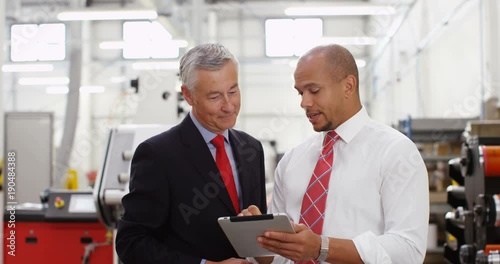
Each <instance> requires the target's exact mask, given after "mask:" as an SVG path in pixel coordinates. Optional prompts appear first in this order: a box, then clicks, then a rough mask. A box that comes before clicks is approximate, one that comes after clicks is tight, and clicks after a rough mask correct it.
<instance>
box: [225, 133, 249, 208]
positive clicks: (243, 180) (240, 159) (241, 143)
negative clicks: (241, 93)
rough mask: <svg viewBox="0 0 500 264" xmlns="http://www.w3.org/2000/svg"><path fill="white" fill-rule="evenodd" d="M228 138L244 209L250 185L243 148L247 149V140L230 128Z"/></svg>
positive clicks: (247, 200) (246, 205) (246, 204)
mask: <svg viewBox="0 0 500 264" xmlns="http://www.w3.org/2000/svg"><path fill="white" fill-rule="evenodd" d="M229 139H230V142H231V149H232V150H233V155H234V159H235V163H236V169H237V171H238V179H239V181H240V188H241V194H240V195H241V200H242V208H243V209H245V208H247V207H248V206H249V204H248V203H249V200H250V195H251V193H250V187H251V182H250V178H249V177H251V175H248V171H249V170H248V166H249V164H248V162H247V161H246V160H245V155H244V154H245V153H244V152H245V150H248V149H249V147H248V145H247V142H246V141H245V140H244V139H243V138H242V137H241V135H239V134H238V133H237V132H236V131H234V130H232V129H230V130H229Z"/></svg>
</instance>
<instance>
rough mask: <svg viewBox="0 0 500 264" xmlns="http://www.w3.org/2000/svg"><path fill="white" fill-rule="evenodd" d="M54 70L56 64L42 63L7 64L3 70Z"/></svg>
mask: <svg viewBox="0 0 500 264" xmlns="http://www.w3.org/2000/svg"><path fill="white" fill-rule="evenodd" d="M53 70H54V65H52V64H42V63H30V64H28V63H22V64H21V63H20V64H5V65H3V66H2V71H3V72H50V71H53Z"/></svg>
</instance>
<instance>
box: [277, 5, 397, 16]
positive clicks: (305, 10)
mask: <svg viewBox="0 0 500 264" xmlns="http://www.w3.org/2000/svg"><path fill="white" fill-rule="evenodd" d="M394 12H396V10H395V9H394V7H392V6H380V5H352V6H340V5H339V6H324V7H289V8H287V9H285V14H286V15H288V16H365V15H372V16H377V15H392V14H394Z"/></svg>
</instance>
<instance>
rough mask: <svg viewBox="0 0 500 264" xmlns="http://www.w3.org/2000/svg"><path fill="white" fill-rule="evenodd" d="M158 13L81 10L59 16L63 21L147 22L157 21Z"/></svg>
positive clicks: (138, 10)
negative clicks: (146, 20) (149, 20)
mask: <svg viewBox="0 0 500 264" xmlns="http://www.w3.org/2000/svg"><path fill="white" fill-rule="evenodd" d="M157 17H158V13H156V11H154V10H144V9H143V10H141V9H137V10H90V9H86V10H80V11H65V12H61V13H59V14H58V15H57V19H59V20H61V21H75V20H78V21H81V20H145V19H156V18H157Z"/></svg>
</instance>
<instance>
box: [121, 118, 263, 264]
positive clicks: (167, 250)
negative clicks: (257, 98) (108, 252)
mask: <svg viewBox="0 0 500 264" xmlns="http://www.w3.org/2000/svg"><path fill="white" fill-rule="evenodd" d="M229 141H230V142H231V147H232V150H233V154H234V158H235V161H236V164H237V170H238V173H239V181H240V185H241V196H242V200H243V202H242V208H247V207H248V206H249V205H251V204H254V205H257V206H258V207H259V208H260V210H261V211H262V212H263V213H265V212H266V193H265V175H264V153H263V150H262V145H261V144H260V142H259V141H257V140H256V139H254V138H253V137H251V136H249V135H248V134H246V133H244V132H241V131H237V130H233V129H230V130H229ZM129 188H130V193H128V194H127V195H125V196H124V197H123V200H122V203H123V207H124V209H125V213H124V215H123V217H122V218H121V219H120V221H119V223H118V233H117V236H116V250H117V253H118V256H119V257H120V260H121V261H122V262H123V263H125V264H131V263H140V264H146V263H158V264H159V263H161V264H166V263H182V264H189V263H193V264H199V263H200V262H201V259H207V260H212V261H221V260H224V259H228V258H231V257H238V256H237V254H236V252H235V251H234V249H233V247H232V246H231V244H230V243H229V241H228V240H227V238H226V236H225V234H224V232H223V231H222V229H221V228H220V226H219V224H218V222H217V219H218V218H219V217H221V216H233V215H236V212H235V210H234V208H233V206H232V203H231V198H230V197H229V194H228V192H227V191H226V189H225V186H224V183H223V181H222V179H221V177H220V174H219V171H218V169H217V165H216V163H215V161H214V159H213V157H212V155H211V154H210V150H209V149H208V146H207V144H206V143H205V141H204V140H203V137H202V136H201V133H200V132H199V131H198V129H197V128H196V126H195V125H194V124H193V121H192V120H191V118H190V117H189V115H188V116H187V117H186V118H185V119H184V120H183V121H182V122H181V123H180V124H179V125H177V126H175V127H173V128H172V129H170V130H168V131H166V132H163V133H161V134H159V135H157V136H154V137H152V138H150V139H148V140H146V141H144V142H143V143H141V144H140V145H139V146H138V147H137V149H136V151H135V154H134V158H133V160H132V166H131V180H130V185H129ZM242 235H244V234H242ZM249 239H255V238H249Z"/></svg>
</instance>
